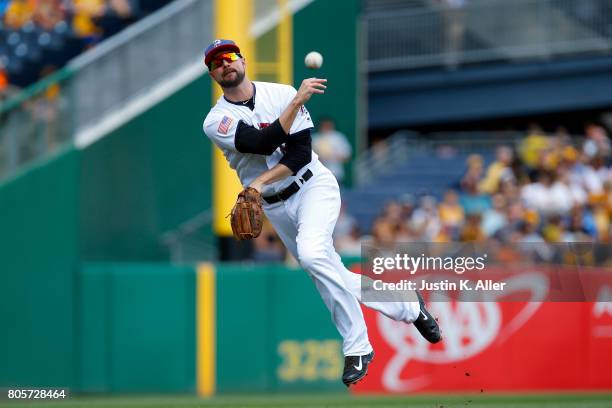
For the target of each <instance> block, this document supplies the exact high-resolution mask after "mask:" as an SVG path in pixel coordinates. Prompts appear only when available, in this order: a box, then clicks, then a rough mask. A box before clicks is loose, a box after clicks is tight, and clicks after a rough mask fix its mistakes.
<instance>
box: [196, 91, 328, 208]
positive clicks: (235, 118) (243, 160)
mask: <svg viewBox="0 0 612 408" xmlns="http://www.w3.org/2000/svg"><path fill="white" fill-rule="evenodd" d="M253 83H254V84H255V98H254V99H255V109H254V110H251V109H249V107H248V106H246V105H244V104H239V103H232V102H229V101H228V100H227V99H225V97H224V96H221V97H220V98H219V99H218V100H217V103H216V104H215V106H214V107H213V108H212V109H211V111H210V113H209V114H208V116H206V119H205V120H204V132H205V133H206V135H207V136H208V137H209V138H210V139H211V140H212V141H213V142H214V143H215V144H216V145H217V146H219V148H220V149H221V150H222V151H223V154H224V155H225V158H226V159H227V161H228V162H229V165H230V167H231V168H233V169H234V170H236V172H237V173H238V178H240V182H241V183H242V185H243V186H248V185H249V184H251V182H252V181H253V180H255V178H257V176H259V175H260V174H262V173H263V172H265V171H266V170H268V169H271V168H272V167H274V166H275V165H276V164H278V162H279V161H280V159H281V158H282V157H283V155H284V153H283V146H281V147H279V148H277V149H276V151H275V152H274V153H273V154H272V155H270V156H264V155H260V154H250V153H240V152H238V151H237V150H236V146H235V144H234V139H235V136H236V128H237V126H238V122H239V121H243V122H244V123H245V124H247V125H250V126H254V127H255V128H256V129H263V128H265V127H266V126H268V125H270V124H271V123H272V122H274V121H275V120H276V119H278V118H279V116H280V115H281V113H282V112H283V111H284V110H285V109H286V108H287V106H288V105H289V102H291V100H292V99H293V97H294V96H295V95H296V93H297V91H296V90H295V88H293V87H292V86H289V85H283V84H275V83H270V82H253ZM312 127H313V124H312V120H311V118H310V114H309V113H308V111H307V110H306V108H305V107H304V106H302V108H300V110H299V112H298V114H297V116H296V118H295V120H294V121H293V125H292V126H291V130H290V131H289V134H290V135H291V134H294V133H296V132H299V131H301V130H304V129H309V128H312ZM290 137H291V136H290ZM317 161H318V157H317V155H316V153H315V152H312V158H311V162H310V164H309V165H307V166H306V167H308V166H310V165H313V164H315V163H316V162H317ZM294 179H295V177H288V178H286V179H284V180H281V181H277V182H276V183H273V184H270V185H267V186H266V187H265V189H264V191H263V192H262V193H263V195H264V196H266V195H269V194H273V193H276V192H279V191H281V190H283V189H284V188H285V187H287V186H288V185H289V184H291V183H292V182H293V181H294Z"/></svg>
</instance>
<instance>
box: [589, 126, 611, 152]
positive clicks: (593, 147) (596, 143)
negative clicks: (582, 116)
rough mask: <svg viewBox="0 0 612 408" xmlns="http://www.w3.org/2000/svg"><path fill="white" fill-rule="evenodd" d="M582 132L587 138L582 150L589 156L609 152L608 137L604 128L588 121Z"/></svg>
mask: <svg viewBox="0 0 612 408" xmlns="http://www.w3.org/2000/svg"><path fill="white" fill-rule="evenodd" d="M584 134H585V136H586V138H587V139H586V141H585V142H584V145H583V146H582V150H583V152H584V153H585V154H586V155H587V156H588V157H589V158H593V157H595V156H597V155H599V156H607V155H609V154H610V139H609V138H608V134H607V133H606V131H605V130H604V128H602V127H601V126H597V125H595V124H593V123H588V124H587V125H586V126H585V128H584Z"/></svg>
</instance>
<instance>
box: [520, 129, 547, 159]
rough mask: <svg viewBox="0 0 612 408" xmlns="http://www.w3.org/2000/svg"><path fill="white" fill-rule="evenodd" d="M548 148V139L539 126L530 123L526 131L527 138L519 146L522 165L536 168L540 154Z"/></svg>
mask: <svg viewBox="0 0 612 408" xmlns="http://www.w3.org/2000/svg"><path fill="white" fill-rule="evenodd" d="M547 148H548V137H547V136H546V134H545V133H544V132H543V131H542V128H540V126H539V125H537V124H535V123H532V124H530V125H529V128H528V130H527V137H526V138H525V139H523V141H522V142H521V144H520V146H519V153H520V156H521V159H522V160H523V163H524V164H525V165H526V166H527V167H529V168H532V169H533V168H536V165H537V164H538V161H539V158H540V155H541V153H542V152H543V151H544V150H546V149H547Z"/></svg>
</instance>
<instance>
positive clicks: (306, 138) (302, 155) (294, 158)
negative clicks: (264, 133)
mask: <svg viewBox="0 0 612 408" xmlns="http://www.w3.org/2000/svg"><path fill="white" fill-rule="evenodd" d="M285 146H286V153H285V155H284V156H283V157H282V158H281V159H280V161H279V163H280V164H284V165H285V166H287V167H289V168H290V169H291V171H292V172H293V175H294V176H295V175H296V174H297V172H298V171H300V169H301V168H302V167H304V166H305V165H307V164H308V163H310V160H312V137H311V136H310V129H304V130H301V131H299V132H297V133H294V134H292V135H291V136H289V141H288V142H287V143H286V144H285Z"/></svg>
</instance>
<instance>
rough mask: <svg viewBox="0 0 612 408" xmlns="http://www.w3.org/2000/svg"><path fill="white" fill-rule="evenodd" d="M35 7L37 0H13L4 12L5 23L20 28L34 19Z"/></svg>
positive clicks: (13, 27)
mask: <svg viewBox="0 0 612 408" xmlns="http://www.w3.org/2000/svg"><path fill="white" fill-rule="evenodd" d="M35 9H36V0H13V1H12V2H11V3H10V4H9V6H8V7H7V9H6V12H5V14H4V24H5V25H6V26H7V27H8V28H12V29H14V30H16V29H19V28H21V27H22V26H23V25H24V24H25V23H27V22H28V21H30V20H32V16H33V15H34V10H35Z"/></svg>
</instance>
